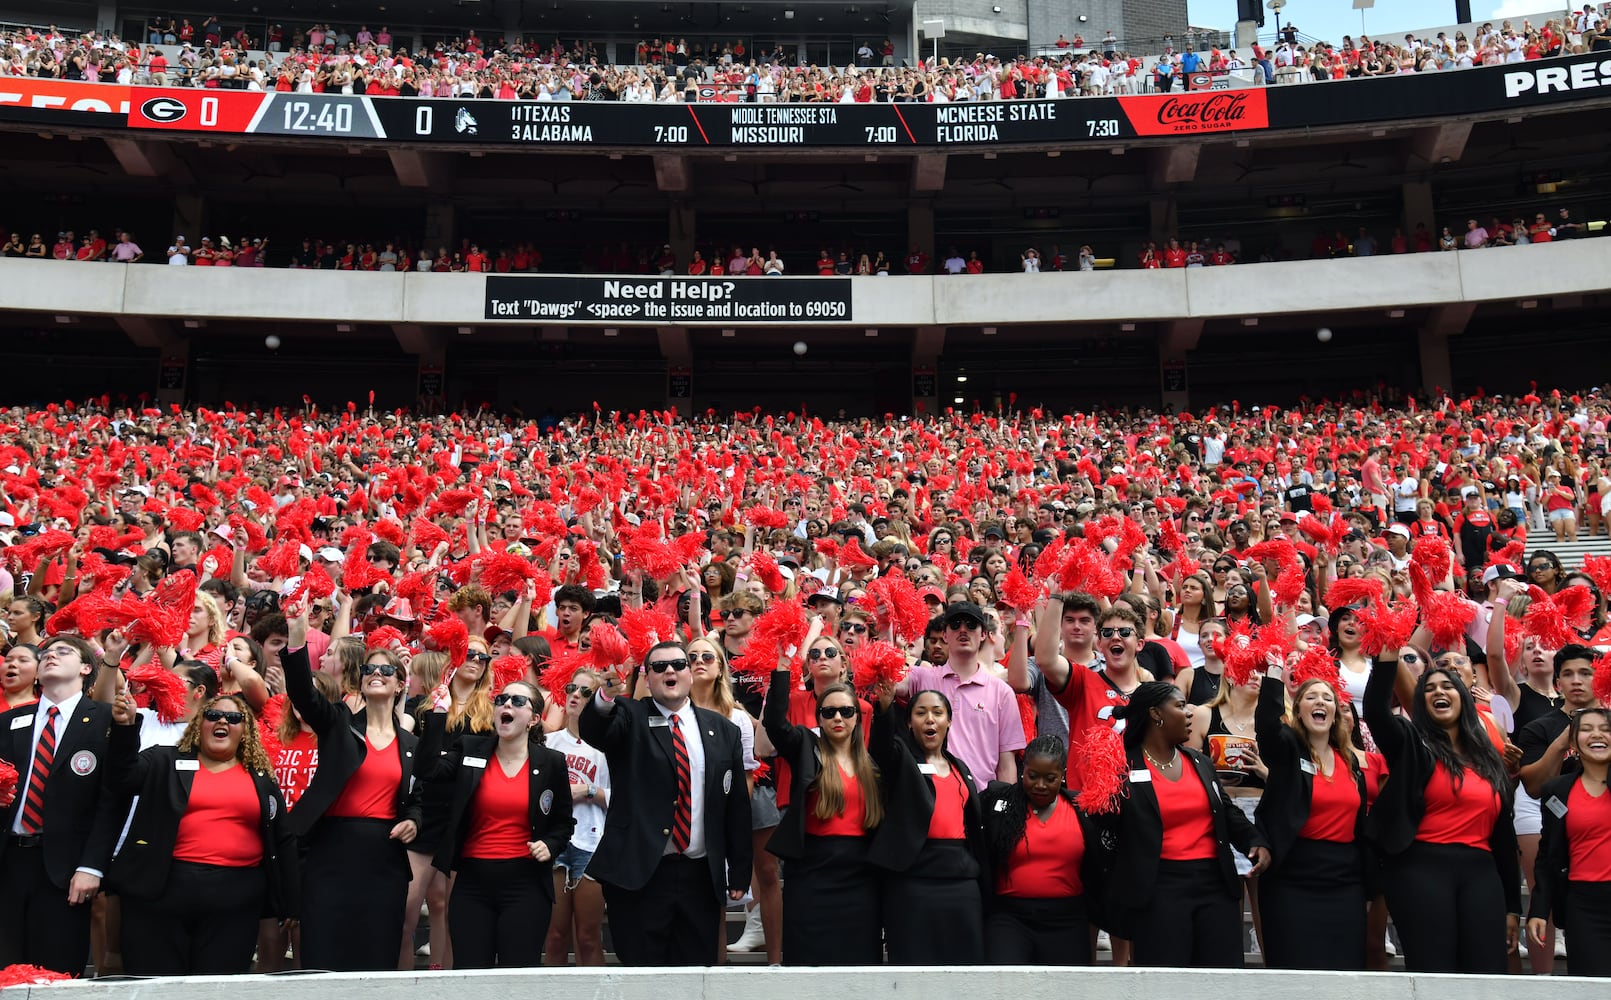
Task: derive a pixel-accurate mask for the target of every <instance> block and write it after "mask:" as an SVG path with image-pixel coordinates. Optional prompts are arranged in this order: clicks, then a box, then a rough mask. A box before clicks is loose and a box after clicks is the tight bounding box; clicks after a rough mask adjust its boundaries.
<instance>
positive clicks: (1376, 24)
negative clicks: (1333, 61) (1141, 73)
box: [1098, 0, 1584, 44]
mask: <svg viewBox="0 0 1611 1000" xmlns="http://www.w3.org/2000/svg"><path fill="white" fill-rule="evenodd" d="M1260 2H1261V3H1262V2H1264V0H1260ZM1583 2H1584V0H1578V2H1577V3H1576V4H1575V5H1574V8H1573V9H1581V7H1582V5H1583ZM1550 9H1551V4H1550V0H1471V16H1472V17H1473V18H1475V19H1476V20H1477V22H1478V23H1481V22H1483V21H1493V22H1494V23H1495V24H1498V23H1499V22H1500V21H1503V20H1504V19H1506V18H1515V19H1516V22H1517V23H1516V27H1518V28H1519V27H1521V23H1520V22H1521V19H1522V18H1525V17H1527V16H1529V15H1532V14H1536V13H1538V12H1540V11H1545V10H1550ZM1566 9H1567V7H1566V4H1564V3H1562V4H1561V7H1560V10H1561V11H1562V12H1564V11H1565V10H1566ZM1361 13H1363V14H1364V30H1363V32H1361V28H1360V14H1361ZM1187 14H1188V16H1189V17H1190V19H1191V23H1192V24H1194V25H1197V26H1198V27H1203V28H1219V29H1222V30H1225V31H1229V30H1230V29H1231V28H1233V27H1235V24H1236V3H1235V0H1188V3H1187ZM1293 22H1296V23H1297V26H1298V30H1299V31H1301V32H1303V33H1304V34H1305V35H1309V36H1312V37H1314V38H1322V39H1325V40H1326V41H1329V42H1333V43H1339V44H1340V43H1341V42H1342V37H1343V36H1344V35H1352V36H1353V37H1354V38H1358V37H1359V36H1360V34H1361V33H1363V34H1366V35H1369V36H1370V37H1372V38H1382V39H1392V40H1397V41H1402V40H1403V38H1404V35H1405V34H1406V33H1409V32H1412V31H1419V30H1420V29H1422V28H1431V27H1437V26H1442V25H1450V24H1453V23H1455V11H1454V0H1376V6H1375V7H1372V8H1371V9H1369V10H1366V11H1363V12H1361V11H1357V10H1354V9H1353V3H1352V0H1287V5H1286V7H1284V8H1283V9H1282V11H1281V24H1282V25H1283V26H1285V25H1287V24H1290V23H1293ZM1533 26H1534V27H1535V28H1536V27H1541V26H1542V22H1539V21H1536V20H1535V21H1534V24H1533ZM1274 31H1275V12H1274V11H1272V10H1269V9H1268V8H1266V9H1265V11H1264V27H1263V28H1261V29H1260V34H1268V33H1271V32H1274ZM1098 34H1100V32H1098Z"/></svg>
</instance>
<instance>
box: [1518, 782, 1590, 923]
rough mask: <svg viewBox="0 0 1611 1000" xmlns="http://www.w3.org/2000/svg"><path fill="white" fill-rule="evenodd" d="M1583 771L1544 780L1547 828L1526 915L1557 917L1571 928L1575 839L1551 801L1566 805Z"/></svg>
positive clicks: (1541, 797) (1540, 799)
mask: <svg viewBox="0 0 1611 1000" xmlns="http://www.w3.org/2000/svg"><path fill="white" fill-rule="evenodd" d="M1582 777H1583V775H1582V773H1576V774H1562V775H1558V776H1557V777H1554V778H1551V779H1550V780H1549V781H1547V782H1545V784H1544V788H1543V794H1541V795H1539V797H1538V802H1539V811H1540V812H1541V813H1542V814H1543V816H1544V829H1543V832H1542V834H1541V835H1540V837H1539V840H1538V862H1537V864H1536V865H1535V866H1534V868H1533V871H1532V872H1530V873H1529V874H1530V875H1531V876H1532V877H1531V878H1529V879H1528V880H1527V884H1528V885H1529V886H1530V887H1531V888H1532V895H1531V897H1530V898H1529V900H1528V904H1527V915H1528V916H1529V917H1538V918H1540V919H1543V920H1548V919H1549V918H1550V917H1551V916H1553V917H1554V918H1555V924H1556V926H1558V927H1560V928H1562V929H1563V930H1571V928H1569V927H1567V926H1566V925H1565V924H1564V923H1562V919H1561V918H1563V917H1565V916H1566V913H1567V909H1566V894H1567V887H1568V886H1569V885H1570V882H1571V867H1572V842H1571V841H1570V840H1569V839H1567V836H1566V817H1565V816H1557V815H1555V807H1554V805H1553V804H1552V803H1554V802H1559V803H1560V806H1561V807H1563V808H1564V807H1565V806H1566V804H1567V800H1568V799H1569V798H1571V795H1572V789H1573V788H1575V787H1576V786H1577V783H1578V781H1580V780H1581V779H1582Z"/></svg>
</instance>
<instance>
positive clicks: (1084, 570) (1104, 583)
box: [1057, 540, 1124, 600]
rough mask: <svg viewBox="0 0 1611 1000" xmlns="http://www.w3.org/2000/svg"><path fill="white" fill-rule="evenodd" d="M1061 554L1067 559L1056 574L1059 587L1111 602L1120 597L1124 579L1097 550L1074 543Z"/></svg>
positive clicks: (1088, 544) (1081, 543)
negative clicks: (1081, 591) (1065, 555)
mask: <svg viewBox="0 0 1611 1000" xmlns="http://www.w3.org/2000/svg"><path fill="white" fill-rule="evenodd" d="M1064 552H1066V553H1067V558H1066V559H1064V561H1063V565H1062V566H1061V567H1060V568H1059V569H1058V571H1057V584H1058V586H1060V587H1062V588H1063V589H1064V590H1083V591H1085V592H1086V593H1088V594H1090V595H1091V596H1093V597H1106V598H1108V599H1110V600H1111V599H1112V598H1115V597H1117V596H1119V594H1121V593H1123V591H1124V577H1123V576H1122V575H1121V574H1120V573H1119V572H1118V571H1117V570H1116V569H1114V567H1113V564H1112V563H1111V562H1110V561H1109V560H1108V558H1107V556H1105V555H1103V554H1102V552H1101V551H1100V550H1099V549H1097V547H1096V546H1094V545H1092V544H1091V543H1090V542H1088V541H1084V540H1076V541H1074V542H1072V543H1070V544H1069V545H1068V546H1066V547H1065V548H1064Z"/></svg>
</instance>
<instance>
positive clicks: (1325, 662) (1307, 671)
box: [1288, 644, 1348, 700]
mask: <svg viewBox="0 0 1611 1000" xmlns="http://www.w3.org/2000/svg"><path fill="white" fill-rule="evenodd" d="M1288 673H1289V674H1290V675H1291V678H1292V688H1293V690H1297V689H1298V688H1300V687H1302V686H1303V685H1304V684H1305V683H1306V682H1308V681H1315V680H1318V681H1325V682H1326V683H1327V684H1330V685H1331V687H1332V689H1333V690H1334V691H1336V692H1337V697H1339V698H1342V699H1344V700H1347V699H1348V689H1347V688H1345V687H1344V686H1343V685H1342V680H1341V674H1340V673H1339V672H1338V669H1337V659H1336V657H1334V656H1332V655H1331V650H1329V649H1327V648H1326V647H1324V646H1321V645H1319V644H1316V645H1313V646H1310V647H1309V648H1308V649H1306V650H1304V651H1303V655H1302V656H1300V657H1298V662H1297V663H1294V664H1293V665H1292V666H1291V668H1290V669H1289V670H1288Z"/></svg>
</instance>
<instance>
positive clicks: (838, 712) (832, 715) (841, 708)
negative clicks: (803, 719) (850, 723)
mask: <svg viewBox="0 0 1611 1000" xmlns="http://www.w3.org/2000/svg"><path fill="white" fill-rule="evenodd" d="M855 717H856V706H855V705H825V706H822V707H819V708H818V709H817V718H819V719H854V718H855Z"/></svg>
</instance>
